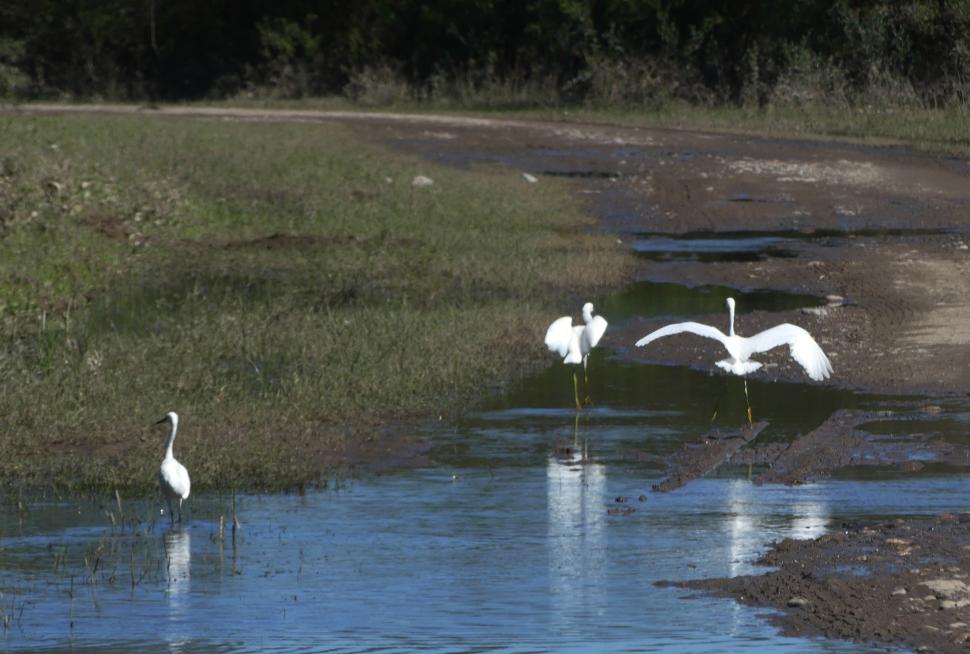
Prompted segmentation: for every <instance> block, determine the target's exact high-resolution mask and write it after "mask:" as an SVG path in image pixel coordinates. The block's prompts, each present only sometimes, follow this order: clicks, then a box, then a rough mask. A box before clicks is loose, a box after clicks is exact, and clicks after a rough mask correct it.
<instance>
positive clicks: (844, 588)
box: [659, 514, 970, 652]
mask: <svg viewBox="0 0 970 654" xmlns="http://www.w3.org/2000/svg"><path fill="white" fill-rule="evenodd" d="M758 564H760V565H764V566H772V567H774V568H777V569H776V570H773V571H771V572H767V573H765V574H763V575H745V576H738V577H731V578H722V579H702V580H691V581H683V582H660V583H659V585H664V586H676V587H679V588H685V589H692V590H699V591H707V592H710V593H714V594H717V595H723V596H726V597H731V598H734V599H735V600H737V601H738V602H741V603H744V604H748V605H751V606H758V607H766V608H772V609H777V610H779V611H780V613H775V614H772V615H770V616H769V617H768V619H769V620H770V621H771V622H773V623H774V624H776V625H777V626H778V627H780V628H781V629H782V631H783V632H784V633H785V634H787V635H793V636H826V637H830V638H845V639H850V640H854V641H861V642H878V643H888V644H891V645H894V646H898V647H905V648H908V649H912V650H915V651H917V652H965V651H967V649H970V514H960V515H952V514H949V515H943V516H940V517H937V518H930V519H926V518H920V519H916V518H914V519H907V518H897V519H893V520H889V521H886V522H883V523H875V524H842V525H838V526H836V527H833V528H832V529H831V530H830V533H828V534H826V535H824V536H821V537H820V538H817V539H814V540H794V539H785V540H782V541H780V542H778V543H775V544H774V545H773V546H772V547H771V549H770V550H769V551H768V552H767V553H766V554H765V555H764V556H762V557H761V558H760V559H759V560H758Z"/></svg>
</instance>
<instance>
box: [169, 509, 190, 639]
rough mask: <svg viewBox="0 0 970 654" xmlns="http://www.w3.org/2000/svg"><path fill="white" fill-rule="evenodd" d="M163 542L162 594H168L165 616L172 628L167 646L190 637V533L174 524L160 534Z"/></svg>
mask: <svg viewBox="0 0 970 654" xmlns="http://www.w3.org/2000/svg"><path fill="white" fill-rule="evenodd" d="M162 543H163V544H164V546H165V566H166V577H167V585H166V588H165V594H166V597H167V598H168V608H169V611H168V616H169V622H170V623H171V628H170V629H169V630H168V632H167V635H168V637H169V638H170V640H169V645H170V647H173V648H175V649H174V650H173V651H179V650H178V648H177V647H176V646H177V645H178V644H179V642H180V640H187V639H189V638H190V635H191V634H190V632H189V631H188V628H187V627H185V633H181V632H182V629H183V626H184V625H185V624H186V619H187V617H188V612H189V611H188V602H189V591H190V590H191V581H192V536H191V534H190V533H189V531H188V530H187V529H184V528H181V527H176V528H173V529H170V530H168V531H166V532H165V534H164V535H163V536H162Z"/></svg>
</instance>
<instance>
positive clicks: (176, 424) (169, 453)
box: [165, 420, 179, 459]
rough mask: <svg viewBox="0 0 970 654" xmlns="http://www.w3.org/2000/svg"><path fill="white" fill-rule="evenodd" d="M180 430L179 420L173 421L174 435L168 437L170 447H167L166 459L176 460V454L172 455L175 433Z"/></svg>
mask: <svg viewBox="0 0 970 654" xmlns="http://www.w3.org/2000/svg"><path fill="white" fill-rule="evenodd" d="M178 428H179V421H178V420H173V421H172V433H171V434H169V436H168V445H167V446H166V447H165V458H166V459H174V458H175V454H173V453H172V446H173V445H175V432H177V431H178Z"/></svg>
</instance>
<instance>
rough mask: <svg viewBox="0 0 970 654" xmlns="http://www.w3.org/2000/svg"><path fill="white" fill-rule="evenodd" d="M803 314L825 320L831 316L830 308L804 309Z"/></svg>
mask: <svg viewBox="0 0 970 654" xmlns="http://www.w3.org/2000/svg"><path fill="white" fill-rule="evenodd" d="M802 313H805V314H808V315H811V316H818V317H820V318H824V317H825V316H827V315H829V308H828V307H802Z"/></svg>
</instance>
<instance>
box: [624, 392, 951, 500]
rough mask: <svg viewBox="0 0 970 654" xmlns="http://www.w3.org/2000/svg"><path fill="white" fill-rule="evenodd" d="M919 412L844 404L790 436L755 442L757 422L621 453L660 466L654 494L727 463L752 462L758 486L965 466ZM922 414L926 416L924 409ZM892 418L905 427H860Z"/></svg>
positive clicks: (759, 427) (761, 424)
mask: <svg viewBox="0 0 970 654" xmlns="http://www.w3.org/2000/svg"><path fill="white" fill-rule="evenodd" d="M919 413H920V410H919V409H917V410H916V414H917V415H914V411H913V410H912V409H910V408H903V409H902V410H899V411H898V412H897V411H896V410H891V409H887V410H885V411H878V412H877V411H859V410H850V409H843V410H839V411H836V412H835V413H833V414H832V415H831V416H830V417H829V418H828V419H827V420H825V422H823V423H822V424H821V425H819V426H818V427H817V428H816V429H813V430H812V431H809V432H808V433H806V434H802V435H799V436H798V437H796V438H795V439H794V440H793V441H791V442H766V443H757V442H755V439H756V438H757V437H758V435H759V434H761V432H763V431H764V430H765V429H766V428H767V427H768V423H767V422H756V423H754V424H753V425H750V426H748V425H745V426H743V427H741V428H739V429H733V430H732V429H713V430H711V431H710V432H708V433H707V434H705V435H704V436H703V437H702V438H701V439H700V440H699V441H697V442H693V443H685V444H684V445H683V447H682V448H681V450H680V451H678V452H675V453H674V454H672V455H669V456H666V457H660V456H657V455H649V454H647V453H642V452H629V453H627V457H628V458H630V459H632V460H635V461H638V462H641V463H658V464H661V465H664V466H665V467H666V468H667V474H668V476H667V478H666V479H664V480H663V481H661V482H660V483H658V484H655V485H654V486H653V490H654V491H657V492H669V491H673V490H676V489H678V488H680V487H682V486H684V485H686V484H687V483H689V482H690V481H692V480H694V479H698V478H700V477H703V476H705V475H708V474H711V473H712V472H714V471H715V470H717V469H718V468H720V467H721V466H726V465H740V466H751V467H754V466H757V467H758V471H759V472H758V474H757V475H751V476H752V481H753V482H754V483H755V484H759V485H760V484H766V483H769V484H787V485H795V484H804V483H810V482H813V481H818V480H820V479H825V478H828V477H831V476H832V475H833V474H835V473H838V472H839V471H840V470H846V469H858V468H863V467H872V468H890V469H892V468H894V469H896V470H898V471H902V472H914V471H917V470H922V469H923V468H925V467H926V466H928V465H933V466H936V467H937V468H939V469H942V468H946V469H949V470H968V471H970V447H968V446H966V445H964V444H961V443H951V442H948V441H946V440H945V439H943V438H940V437H939V436H938V435H933V434H931V433H921V432H920V431H919V430H920V416H919V415H918V414H919ZM930 415H932V414H930ZM923 417H929V416H928V415H925V412H924V416H923ZM894 421H899V422H902V421H906V422H907V423H910V429H908V430H907V431H906V432H905V433H902V434H893V435H891V436H890V435H886V434H881V433H878V432H876V431H867V430H866V429H865V426H866V425H875V424H885V423H892V422H894ZM929 431H931V430H930V429H929V428H927V432H929Z"/></svg>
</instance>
